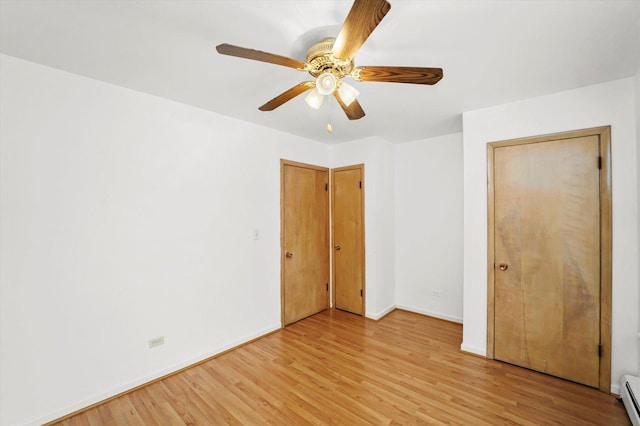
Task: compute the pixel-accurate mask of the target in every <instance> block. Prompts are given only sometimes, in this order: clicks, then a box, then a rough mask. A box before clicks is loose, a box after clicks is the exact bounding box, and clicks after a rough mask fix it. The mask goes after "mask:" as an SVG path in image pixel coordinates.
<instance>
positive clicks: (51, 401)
mask: <svg viewBox="0 0 640 426" xmlns="http://www.w3.org/2000/svg"><path fill="white" fill-rule="evenodd" d="M0 94H1V98H0V123H1V125H0V129H1V130H0V132H1V133H0V143H1V145H0V150H1V153H2V156H1V163H0V194H1V205H0V220H1V222H0V227H1V229H2V232H1V233H0V256H1V258H0V263H1V266H2V267H1V268H0V285H1V286H0V300H1V306H0V315H1V317H0V339H1V343H0V400H1V407H0V424H3V425H4V424H6V425H9V424H16V423H29V424H30V423H34V424H35V423H42V422H45V421H47V420H51V419H54V418H57V417H59V416H61V415H64V414H66V413H69V412H70V411H73V410H75V409H79V408H82V407H84V406H86V405H88V404H91V403H93V402H96V401H99V400H102V399H104V398H105V397H108V396H111V395H113V394H116V393H118V392H121V391H124V390H126V389H129V388H131V387H133V386H135V385H138V384H141V383H143V382H146V381H148V380H150V379H153V378H156V377H158V376H161V375H163V374H165V373H167V372H169V371H173V370H175V369H177V368H180V367H182V366H185V365H188V364H190V363H193V362H195V361H197V360H200V359H203V358H205V357H208V356H210V355H212V354H215V353H217V352H220V351H222V350H224V349H227V348H229V347H231V346H234V345H236V344H239V343H241V342H243V341H246V340H248V339H251V338H253V337H255V336H258V335H261V334H264V333H265V332H268V331H271V330H274V329H277V328H279V327H280V270H279V265H280V262H279V258H280V257H279V256H280V215H279V203H280V194H279V190H280V183H279V182H280V163H279V160H280V158H281V157H284V158H287V159H290V160H296V161H304V162H310V163H314V164H320V165H326V166H328V165H329V160H330V149H329V147H328V146H326V145H323V144H318V143H316V142H312V141H308V140H300V139H299V138H297V137H293V136H290V135H286V134H283V133H279V132H275V131H271V130H269V129H266V128H262V127H257V126H253V125H250V124H247V123H244V122H240V121H236V120H232V119H229V118H225V117H223V116H219V115H216V114H213V113H210V112H207V111H203V110H199V109H196V108H193V107H189V106H185V105H182V104H178V103H175V102H170V101H167V100H164V99H160V98H156V97H152V96H148V95H145V94H141V93H137V92H133V91H130V90H127V89H123V88H120V87H116V86H112V85H109V84H105V83H101V82H97V81H94V80H90V79H86V78H83V77H79V76H76V75H73V74H69V73H65V72H61V71H58V70H54V69H51V68H46V67H43V66H40V65H36V64H32V63H29V62H25V61H22V60H19V59H15V58H12V57H8V56H4V55H3V56H1V57H0ZM254 229H259V230H260V231H261V239H260V240H258V241H254V240H253V238H252V237H253V230H254ZM161 335H162V336H165V339H166V343H165V344H164V345H163V346H160V347H158V348H155V349H152V350H151V349H149V348H148V347H147V341H148V340H149V339H150V338H153V337H156V336H161Z"/></svg>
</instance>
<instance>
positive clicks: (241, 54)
mask: <svg viewBox="0 0 640 426" xmlns="http://www.w3.org/2000/svg"><path fill="white" fill-rule="evenodd" d="M216 50H217V51H218V53H220V54H222V55H229V56H237V57H238V58H245V59H253V60H254V61H260V62H269V63H271V64H276V65H282V66H285V67H289V68H296V69H299V70H304V69H305V66H306V64H305V63H304V62H302V61H298V60H297V59H291V58H287V57H286V56H280V55H274V54H273V53H267V52H263V51H261V50H255V49H247V48H246V47H239V46H234V45H231V44H227V43H223V44H219V45H217V46H216Z"/></svg>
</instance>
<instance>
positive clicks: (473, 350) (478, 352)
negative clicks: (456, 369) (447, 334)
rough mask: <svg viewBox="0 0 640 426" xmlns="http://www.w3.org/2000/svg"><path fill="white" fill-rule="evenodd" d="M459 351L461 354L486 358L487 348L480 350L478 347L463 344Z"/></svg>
mask: <svg viewBox="0 0 640 426" xmlns="http://www.w3.org/2000/svg"><path fill="white" fill-rule="evenodd" d="M460 350H461V351H463V352H469V353H471V354H474V355H480V356H487V348H481V347H479V346H473V345H467V344H465V343H464V342H462V344H461V345H460Z"/></svg>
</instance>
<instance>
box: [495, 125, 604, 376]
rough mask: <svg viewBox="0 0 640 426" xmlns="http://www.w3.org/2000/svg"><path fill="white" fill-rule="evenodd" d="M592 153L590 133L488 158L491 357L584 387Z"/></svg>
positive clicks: (596, 286)
mask: <svg viewBox="0 0 640 426" xmlns="http://www.w3.org/2000/svg"><path fill="white" fill-rule="evenodd" d="M598 155H599V147H598V137H597V136H588V137H584V138H571V139H564V140H556V141H549V142H540V143H532V144H524V145H515V146H509V147H501V148H497V149H496V150H495V152H494V158H495V163H494V185H495V213H494V214H495V240H494V244H495V263H496V267H498V265H501V264H503V265H505V267H508V269H506V270H496V271H495V272H494V274H495V295H494V300H495V330H494V333H495V358H496V359H500V360H503V361H507V362H511V363H514V364H517V365H521V366H523V367H527V368H532V369H534V370H537V371H541V372H545V373H548V374H553V375H556V376H559V377H564V378H567V379H570V380H574V381H577V382H580V383H583V384H587V385H590V386H594V387H598V385H599V354H598V353H599V351H598V349H599V347H598V345H599V341H600V238H599V236H600V235H599V234H600V217H599V210H600V209H599V169H598V161H597V160H598ZM494 269H495V268H494Z"/></svg>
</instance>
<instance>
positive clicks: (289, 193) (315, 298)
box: [281, 162, 330, 325]
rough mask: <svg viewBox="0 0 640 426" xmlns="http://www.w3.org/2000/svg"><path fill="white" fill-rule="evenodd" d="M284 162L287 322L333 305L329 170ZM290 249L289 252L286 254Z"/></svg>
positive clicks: (283, 212)
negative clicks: (330, 293)
mask: <svg viewBox="0 0 640 426" xmlns="http://www.w3.org/2000/svg"><path fill="white" fill-rule="evenodd" d="M281 167H282V215H283V218H282V255H281V256H282V277H283V278H282V279H283V282H282V309H283V325H287V324H290V323H292V322H295V321H298V320H300V319H302V318H305V317H307V316H309V315H312V314H315V313H317V312H319V311H321V310H323V309H326V308H328V307H329V291H328V290H329V289H328V286H329V277H330V269H329V257H330V254H329V253H330V252H329V192H328V184H329V171H328V169H321V168H318V167H315V166H313V167H310V166H306V165H301V164H299V163H296V164H292V163H287V162H282V163H281ZM287 253H289V255H287Z"/></svg>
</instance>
